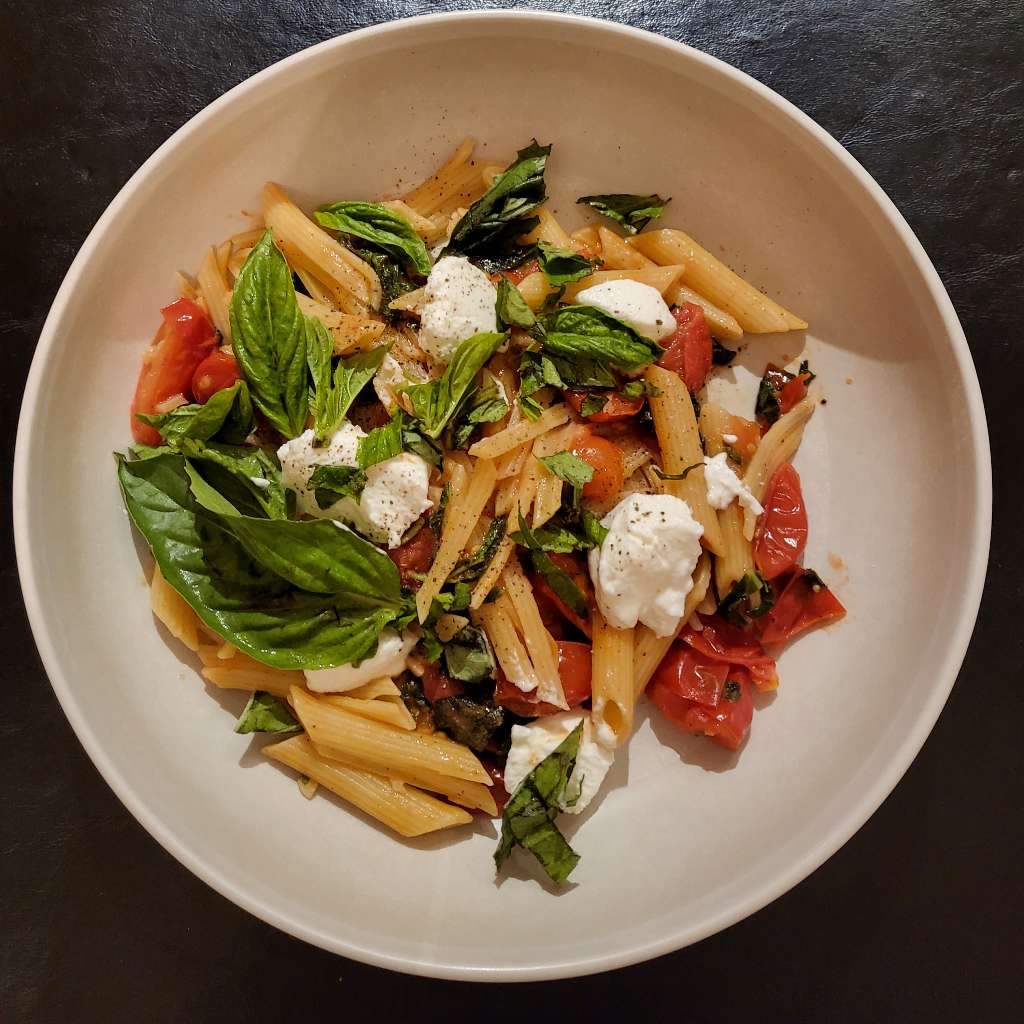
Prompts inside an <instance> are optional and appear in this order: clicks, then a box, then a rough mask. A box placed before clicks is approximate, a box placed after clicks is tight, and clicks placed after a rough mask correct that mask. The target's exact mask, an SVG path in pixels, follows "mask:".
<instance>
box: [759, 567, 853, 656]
mask: <svg viewBox="0 0 1024 1024" xmlns="http://www.w3.org/2000/svg"><path fill="white" fill-rule="evenodd" d="M845 614H846V609H845V608H844V607H843V606H842V604H841V603H840V601H839V599H838V598H837V597H836V596H835V594H833V593H832V591H831V590H829V588H828V587H827V586H826V585H825V584H824V583H823V582H822V580H821V578H820V577H819V576H818V574H817V573H813V572H796V573H795V574H794V575H793V577H792V578H791V579H790V580H789V581H788V582H787V583H786V585H785V587H784V588H783V590H782V593H781V594H779V596H778V597H777V598H776V599H775V604H774V606H773V607H772V609H771V611H769V612H768V613H767V614H766V615H765V616H764V618H763V619H762V620H761V623H762V628H761V639H762V641H763V642H764V643H766V644H781V643H785V642H786V641H787V640H792V639H793V637H795V636H798V635H799V634H800V633H803V632H804V630H807V629H810V628H811V626H817V625H819V624H824V623H828V622H835V621H836V620H837V619H841V618H842V617H843V616H844V615H845Z"/></svg>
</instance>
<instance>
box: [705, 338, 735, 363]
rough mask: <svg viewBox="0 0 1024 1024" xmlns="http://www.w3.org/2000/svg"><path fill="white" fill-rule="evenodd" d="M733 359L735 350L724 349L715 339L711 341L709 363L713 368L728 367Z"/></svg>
mask: <svg viewBox="0 0 1024 1024" xmlns="http://www.w3.org/2000/svg"><path fill="white" fill-rule="evenodd" d="M735 358H736V350H735V349H733V348H726V347H725V346H724V345H723V344H722V343H721V342H720V341H719V340H718V339H717V338H712V339H711V362H712V363H714V364H715V366H728V365H729V364H730V363H731V362H732V361H733V360H734V359H735Z"/></svg>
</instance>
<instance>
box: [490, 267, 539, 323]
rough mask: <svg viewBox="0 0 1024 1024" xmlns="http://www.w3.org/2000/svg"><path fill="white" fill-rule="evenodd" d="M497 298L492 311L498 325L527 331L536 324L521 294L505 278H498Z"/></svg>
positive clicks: (531, 311)
mask: <svg viewBox="0 0 1024 1024" xmlns="http://www.w3.org/2000/svg"><path fill="white" fill-rule="evenodd" d="M497 287H498V298H497V300H496V301H495V303H494V311H495V313H496V315H497V317H498V323H499V324H504V325H505V326H506V327H520V328H522V329H523V330H524V331H528V330H529V329H530V328H531V327H532V326H533V325H534V323H535V322H536V319H537V318H536V317H535V316H534V315H533V310H532V309H530V307H529V306H528V305H527V304H526V300H525V299H524V298H523V295H522V292H520V291H519V289H518V288H517V287H516V286H515V285H514V284H513V283H512V282H511V281H510V280H509V279H508V278H507V277H499V278H498V285H497Z"/></svg>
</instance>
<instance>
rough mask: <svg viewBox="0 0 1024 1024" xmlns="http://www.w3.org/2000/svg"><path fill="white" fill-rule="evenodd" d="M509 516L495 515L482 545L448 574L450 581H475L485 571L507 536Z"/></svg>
mask: <svg viewBox="0 0 1024 1024" xmlns="http://www.w3.org/2000/svg"><path fill="white" fill-rule="evenodd" d="M507 525H508V516H495V517H494V519H492V520H491V522H490V525H489V526H488V527H487V532H486V533H485V534H484V538H483V540H482V541H481V542H480V547H478V548H477V549H476V551H474V552H473V554H472V555H470V556H469V558H464V559H463V560H462V561H461V562H459V563H458V565H456V566H455V568H454V569H452V571H451V573H449V575H448V583H473V582H475V581H476V580H478V579H479V578H480V577H481V576H482V575H483V573H484V570H485V569H486V568H487V566H488V565H489V564H490V561H491V559H492V558H493V557H494V552H495V551H497V550H498V545H499V544H500V543H501V542H502V540H503V539H504V537H505V530H506V528H507Z"/></svg>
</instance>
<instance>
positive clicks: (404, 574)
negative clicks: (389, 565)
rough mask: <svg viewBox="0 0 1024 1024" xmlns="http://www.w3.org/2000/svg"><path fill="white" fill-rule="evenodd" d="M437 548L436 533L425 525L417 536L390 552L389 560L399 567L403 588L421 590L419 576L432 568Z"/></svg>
mask: <svg viewBox="0 0 1024 1024" xmlns="http://www.w3.org/2000/svg"><path fill="white" fill-rule="evenodd" d="M436 548H437V538H436V537H435V536H434V531H433V530H431V529H430V527H429V526H427V525H426V523H424V524H423V526H421V527H420V529H419V530H418V531H417V532H416V534H415V536H413V537H411V538H410V539H409V540H407V541H406V542H405V543H404V544H400V545H399V546H398V547H397V548H391V550H390V551H388V558H390V559H391V561H392V562H394V563H395V565H396V566H398V574H399V576H400V577H401V579H402V586H403V587H405V588H406V589H407V590H417V589H418V588H419V585H420V583H421V582H422V580H421V579H420V578H419V576H420V575H422V574H423V573H425V572H426V571H427V570H428V569H429V568H430V565H431V563H432V562H433V561H434V550H435V549H436ZM417 574H419V575H417Z"/></svg>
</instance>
